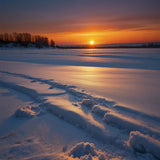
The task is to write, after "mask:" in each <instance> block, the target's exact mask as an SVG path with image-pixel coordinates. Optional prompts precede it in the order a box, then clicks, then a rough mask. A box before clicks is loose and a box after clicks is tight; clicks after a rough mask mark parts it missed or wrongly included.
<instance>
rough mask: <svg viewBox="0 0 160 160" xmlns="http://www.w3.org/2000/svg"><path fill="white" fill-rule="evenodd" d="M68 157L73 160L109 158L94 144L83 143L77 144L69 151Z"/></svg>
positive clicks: (101, 159)
mask: <svg viewBox="0 0 160 160" xmlns="http://www.w3.org/2000/svg"><path fill="white" fill-rule="evenodd" d="M68 155H69V156H70V157H73V158H79V159H80V160H92V158H94V159H97V160H105V159H106V158H107V157H106V156H105V154H104V153H103V152H101V151H98V150H97V149H96V148H95V146H94V144H93V143H88V142H81V143H78V144H76V145H75V146H74V147H73V148H71V149H70V150H69V151H68Z"/></svg>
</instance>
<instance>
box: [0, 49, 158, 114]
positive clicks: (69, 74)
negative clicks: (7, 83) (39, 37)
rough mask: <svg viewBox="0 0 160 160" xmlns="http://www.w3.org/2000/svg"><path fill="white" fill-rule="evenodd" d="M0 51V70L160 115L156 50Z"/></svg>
mask: <svg viewBox="0 0 160 160" xmlns="http://www.w3.org/2000/svg"><path fill="white" fill-rule="evenodd" d="M0 53H1V55H0V56H1V57H0V60H1V64H0V68H1V70H5V71H12V72H16V73H24V72H25V73H27V74H29V75H32V76H34V75H35V76H36V77H44V78H49V79H51V78H52V79H55V80H57V81H60V82H63V83H64V84H73V85H76V86H78V87H80V88H81V89H84V90H86V91H89V92H90V93H91V94H95V95H99V96H102V97H105V98H109V99H112V100H114V101H116V103H119V104H123V105H125V106H128V107H130V108H134V109H136V110H140V111H143V112H146V113H150V114H154V115H157V116H160V108H159V107H160V96H159V95H160V89H159V88H160V49H86V50H85V49H75V50H60V49H40V50H37V49H8V50H1V51H0ZM11 62H12V63H11ZM24 62H25V63H24ZM28 63H29V64H28Z"/></svg>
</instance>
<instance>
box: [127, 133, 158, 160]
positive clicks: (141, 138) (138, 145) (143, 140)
mask: <svg viewBox="0 0 160 160" xmlns="http://www.w3.org/2000/svg"><path fill="white" fill-rule="evenodd" d="M127 143H128V145H129V146H131V147H132V148H133V149H134V150H135V151H138V152H141V153H151V154H152V155H153V156H155V157H156V158H158V159H160V141H158V140H155V139H153V138H152V137H150V136H148V135H144V134H142V133H140V132H138V131H132V132H130V136H129V140H128V142H127Z"/></svg>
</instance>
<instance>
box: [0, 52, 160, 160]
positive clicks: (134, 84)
mask: <svg viewBox="0 0 160 160" xmlns="http://www.w3.org/2000/svg"><path fill="white" fill-rule="evenodd" d="M159 52H160V50H158V49H152V50H151V49H148V50H147V49H143V50H142V49H136V50H135V49H126V50H124V49H121V50H114V49H113V50H111V49H109V50H58V49H42V50H37V49H8V50H4V49H1V50H0V62H1V63H0V67H1V68H0V102H1V105H0V107H1V108H0V109H1V115H0V159H16V160H17V159H38V160H39V159H40V160H42V159H56V160H63V159H81V160H90V159H93V160H94V159H95V160H98V159H99V160H104V159H118V160H121V159H130V160H136V159H139V160H155V159H160V155H159V150H160V116H159V115H160V109H159V105H160V101H159V99H160V98H159V95H160V94H159V93H160V92H159V88H158V87H159V85H160V81H159V80H160V74H159V69H160V66H159V64H160V63H159V60H160V57H159ZM111 57H112V58H111ZM37 63H38V64H37ZM133 64H135V65H134V66H133ZM57 65H58V66H57ZM62 65H63V66H62ZM78 65H79V66H78ZM86 65H88V66H89V67H85V66H86ZM136 65H137V66H136ZM102 66H103V68H102ZM106 67H114V68H106ZM120 67H121V68H123V69H120ZM124 68H125V69H124ZM141 89H142V90H141ZM148 91H149V92H148ZM137 96H138V99H137ZM111 98H112V99H111ZM142 102H143V103H142ZM123 104H125V105H123ZM126 104H129V106H127V105H126ZM146 104H148V105H146ZM151 106H152V107H151Z"/></svg>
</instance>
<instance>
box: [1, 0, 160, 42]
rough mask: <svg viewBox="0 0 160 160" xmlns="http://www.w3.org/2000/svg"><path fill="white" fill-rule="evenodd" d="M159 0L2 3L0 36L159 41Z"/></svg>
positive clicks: (60, 0)
mask: <svg viewBox="0 0 160 160" xmlns="http://www.w3.org/2000/svg"><path fill="white" fill-rule="evenodd" d="M159 6H160V0H110V1H109V0H79V1H78V0H45V1H44V0H27V1H22V0H3V1H1V3H0V13H1V14H0V33H4V32H8V33H11V32H29V33H32V34H36V35H37V34H40V35H45V36H48V37H49V38H50V39H53V40H55V42H56V44H89V41H91V40H93V41H95V44H111V43H141V42H160V9H159V8H160V7H159Z"/></svg>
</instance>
